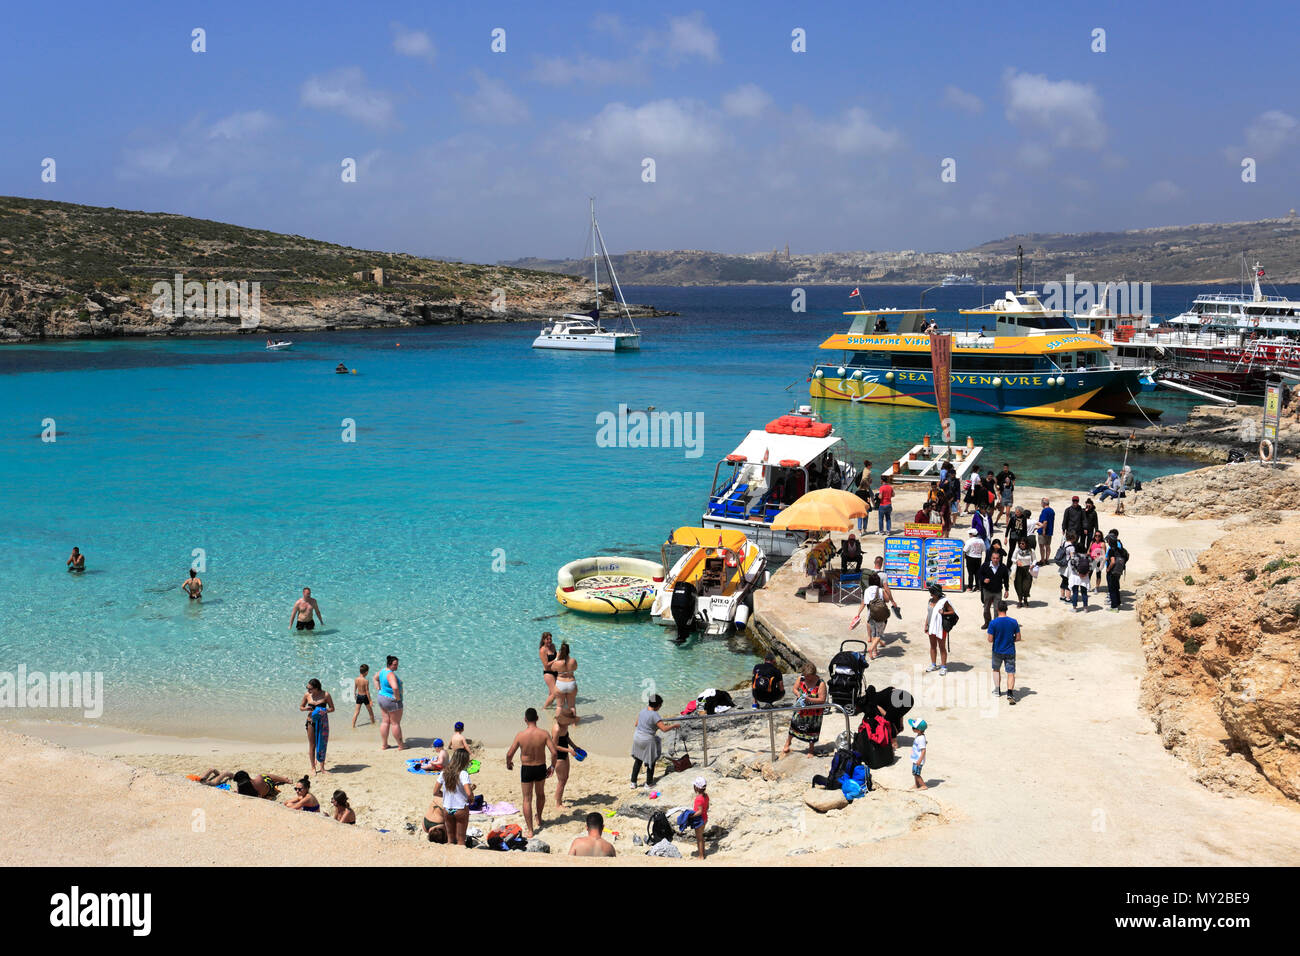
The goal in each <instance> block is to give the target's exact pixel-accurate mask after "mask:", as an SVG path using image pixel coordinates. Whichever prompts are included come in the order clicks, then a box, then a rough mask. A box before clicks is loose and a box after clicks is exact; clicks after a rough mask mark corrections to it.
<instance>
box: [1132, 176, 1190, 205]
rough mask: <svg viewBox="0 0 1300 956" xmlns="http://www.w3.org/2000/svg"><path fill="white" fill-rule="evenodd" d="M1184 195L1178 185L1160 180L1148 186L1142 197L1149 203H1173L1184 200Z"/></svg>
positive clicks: (1166, 180)
mask: <svg viewBox="0 0 1300 956" xmlns="http://www.w3.org/2000/svg"><path fill="white" fill-rule="evenodd" d="M1182 195H1183V191H1182V189H1181V188H1179V186H1178V185H1177V184H1176V183H1173V182H1171V181H1169V180H1168V179H1160V180H1157V181H1156V182H1154V183H1152V184H1151V185H1150V186H1148V187H1147V189H1146V192H1144V193H1143V194H1142V197H1143V198H1144V199H1146V201H1147V202H1173V201H1174V200H1175V199H1180V198H1182Z"/></svg>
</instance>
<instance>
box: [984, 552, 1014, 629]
mask: <svg viewBox="0 0 1300 956" xmlns="http://www.w3.org/2000/svg"><path fill="white" fill-rule="evenodd" d="M979 578H980V600H981V601H982V602H983V604H984V627H986V628H987V627H988V626H989V621H991V620H992V619H993V609H994V607H995V606H996V605H997V602H998V601H999V599H1000V600H1003V601H1005V600H1006V599H1007V598H1008V597H1009V596H1010V591H1011V587H1010V581H1009V580H1008V574H1007V566H1006V565H1005V564H1003V563H1002V552H1001V551H997V550H995V551H992V552H990V553H989V559H988V561H986V562H985V563H984V565H983V567H981V568H980V575H979Z"/></svg>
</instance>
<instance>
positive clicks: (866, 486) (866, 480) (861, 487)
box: [853, 460, 873, 534]
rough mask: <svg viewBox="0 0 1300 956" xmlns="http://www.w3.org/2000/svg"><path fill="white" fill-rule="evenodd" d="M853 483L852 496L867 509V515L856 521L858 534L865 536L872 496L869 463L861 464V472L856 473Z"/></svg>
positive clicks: (865, 461)
mask: <svg viewBox="0 0 1300 956" xmlns="http://www.w3.org/2000/svg"><path fill="white" fill-rule="evenodd" d="M853 482H854V484H853V489H854V494H856V495H857V496H858V497H859V498H861V499H862V503H863V505H864V506H865V507H866V509H867V513H866V514H865V515H863V516H862V517H861V518H859V519H858V534H866V533H867V522H868V521H870V520H871V506H872V495H873V493H872V491H871V462H870V461H869V460H864V461H863V462H862V470H861V471H860V472H858V476H857V477H856V478H855V479H853Z"/></svg>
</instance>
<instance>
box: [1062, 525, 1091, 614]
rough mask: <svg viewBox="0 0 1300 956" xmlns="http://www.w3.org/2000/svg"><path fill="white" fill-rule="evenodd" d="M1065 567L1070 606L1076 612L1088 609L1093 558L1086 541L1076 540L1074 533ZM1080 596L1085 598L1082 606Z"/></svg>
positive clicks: (1070, 540)
mask: <svg viewBox="0 0 1300 956" xmlns="http://www.w3.org/2000/svg"><path fill="white" fill-rule="evenodd" d="M1065 569H1066V578H1067V582H1068V584H1069V586H1070V607H1072V608H1074V610H1075V612H1076V613H1078V612H1079V611H1080V610H1083V611H1086V610H1088V580H1089V579H1090V578H1091V577H1092V558H1090V557H1088V547H1087V544H1086V542H1083V541H1076V540H1075V538H1074V536H1073V535H1071V536H1070V538H1069V546H1068V547H1067V548H1066V561H1065ZM1080 598H1082V599H1083V607H1082V608H1080V607H1079V603H1078V602H1079V599H1080Z"/></svg>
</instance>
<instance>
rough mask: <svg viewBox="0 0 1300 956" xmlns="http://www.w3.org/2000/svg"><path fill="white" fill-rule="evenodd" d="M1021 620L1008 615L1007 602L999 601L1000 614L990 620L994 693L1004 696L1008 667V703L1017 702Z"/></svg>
mask: <svg viewBox="0 0 1300 956" xmlns="http://www.w3.org/2000/svg"><path fill="white" fill-rule="evenodd" d="M1018 640H1020V622H1019V621H1017V620H1016V619H1015V618H1014V617H1007V602H1006V601H999V602H998V616H997V617H995V618H994V619H993V620H992V621H990V622H989V643H990V644H992V645H993V695H994V696H995V697H1001V696H1002V670H1001V668H1002V667H1004V666H1005V667H1006V669H1007V703H1008V704H1014V703H1015V702H1016V641H1018Z"/></svg>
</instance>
